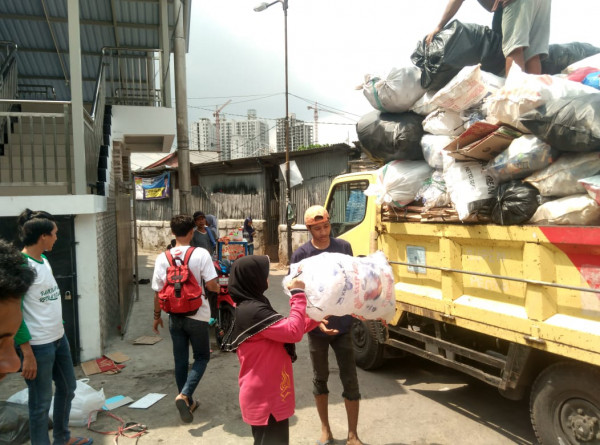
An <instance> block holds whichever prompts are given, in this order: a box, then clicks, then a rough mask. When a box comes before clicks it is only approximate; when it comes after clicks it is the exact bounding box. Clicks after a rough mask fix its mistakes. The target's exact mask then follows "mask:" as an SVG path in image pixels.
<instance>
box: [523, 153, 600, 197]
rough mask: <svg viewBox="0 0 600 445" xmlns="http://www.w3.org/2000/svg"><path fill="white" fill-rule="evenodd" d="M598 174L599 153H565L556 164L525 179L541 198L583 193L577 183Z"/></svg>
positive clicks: (599, 170)
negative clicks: (538, 192) (537, 191)
mask: <svg viewBox="0 0 600 445" xmlns="http://www.w3.org/2000/svg"><path fill="white" fill-rule="evenodd" d="M598 172H600V153H598V152H596V153H567V154H563V155H562V156H561V157H560V158H558V160H556V162H554V163H553V164H551V165H550V166H548V167H546V168H545V169H543V170H540V171H538V172H536V173H534V174H533V175H531V176H529V177H527V178H526V179H525V181H526V182H529V183H530V184H531V185H533V186H534V187H535V188H537V189H538V190H539V191H540V195H542V196H569V195H577V194H580V193H585V188H584V187H583V185H582V184H580V183H579V182H577V181H578V180H579V179H581V178H587V177H588V176H593V175H595V174H597V173H598Z"/></svg>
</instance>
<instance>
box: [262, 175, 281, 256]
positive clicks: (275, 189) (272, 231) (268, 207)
mask: <svg viewBox="0 0 600 445" xmlns="http://www.w3.org/2000/svg"><path fill="white" fill-rule="evenodd" d="M279 200H280V198H279V167H277V166H275V167H268V168H266V169H265V207H264V208H265V228H264V240H265V255H269V258H270V259H271V262H277V261H279V232H278V227H279V207H280V205H279Z"/></svg>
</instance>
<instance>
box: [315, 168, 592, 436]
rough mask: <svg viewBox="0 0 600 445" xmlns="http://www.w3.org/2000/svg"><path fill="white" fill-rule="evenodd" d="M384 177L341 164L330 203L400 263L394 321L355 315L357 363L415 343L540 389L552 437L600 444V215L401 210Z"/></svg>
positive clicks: (465, 367)
mask: <svg viewBox="0 0 600 445" xmlns="http://www.w3.org/2000/svg"><path fill="white" fill-rule="evenodd" d="M374 181H375V173H374V172H364V173H351V174H347V175H343V176H339V177H337V178H335V179H334V181H333V183H332V185H331V188H330V190H329V194H328V197H327V203H326V207H327V209H328V211H329V213H330V217H331V226H332V233H333V235H334V236H336V237H339V238H342V239H345V240H347V241H349V242H350V243H351V244H352V249H353V250H354V254H355V255H368V254H369V253H371V252H374V251H376V250H382V251H383V252H384V253H385V254H386V256H387V258H388V260H389V262H390V264H391V265H392V268H393V270H394V275H395V282H396V284H395V292H396V308H397V311H396V315H395V318H394V319H393V321H392V322H391V323H390V324H389V325H388V326H387V327H386V326H383V325H382V324H381V323H379V322H375V321H366V322H365V321H358V320H357V321H356V323H355V326H354V330H353V338H354V345H355V352H356V362H357V364H358V365H359V366H360V367H362V368H364V369H374V368H376V367H377V366H379V365H381V363H382V362H383V360H384V359H385V358H386V357H388V356H391V355H393V356H397V355H398V352H399V351H403V352H404V353H410V354H415V355H418V356H420V357H424V358H426V359H429V360H432V361H434V362H436V363H439V364H442V365H445V366H448V367H451V368H454V369H458V370H460V371H463V372H465V373H467V374H469V375H471V376H473V377H476V378H478V379H480V380H482V381H484V382H486V383H489V384H491V385H494V386H496V387H497V388H498V389H499V391H500V392H501V393H502V394H503V395H504V396H506V397H508V398H510V399H521V398H523V397H530V407H531V421H532V424H533V427H534V430H535V432H536V435H537V437H538V439H539V440H540V443H542V444H544V445H551V444H565V445H566V444H583V443H585V444H600V227H581V226H497V225H491V224H489V225H488V224H474V225H466V224H460V223H458V224H456V223H455V224H450V223H415V222H397V221H394V219H397V218H395V217H394V214H393V212H387V213H386V212H384V213H382V207H381V206H378V205H377V204H376V203H375V199H374V197H366V196H365V195H364V194H363V191H364V190H365V189H366V188H367V187H368V185H369V184H371V183H373V182H374Z"/></svg>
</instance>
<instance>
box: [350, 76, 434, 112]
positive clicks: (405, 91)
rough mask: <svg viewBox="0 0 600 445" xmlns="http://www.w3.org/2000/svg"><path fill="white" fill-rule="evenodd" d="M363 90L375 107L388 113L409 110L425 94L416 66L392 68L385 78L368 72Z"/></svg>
mask: <svg viewBox="0 0 600 445" xmlns="http://www.w3.org/2000/svg"><path fill="white" fill-rule="evenodd" d="M359 88H360V87H359ZM362 90H363V93H364V95H365V97H366V98H367V100H368V101H369V103H370V104H371V106H372V107H373V108H375V109H376V110H379V111H384V112H388V113H404V112H405V111H408V110H409V108H410V107H412V106H413V105H414V104H415V102H416V101H417V100H418V99H419V98H421V97H422V96H423V95H424V94H425V90H424V89H423V88H422V87H421V70H420V69H419V68H417V67H416V66H409V67H406V68H392V70H391V71H390V73H389V74H388V75H387V77H386V78H385V79H381V78H379V77H377V76H373V75H370V74H367V75H366V76H365V82H364V84H363V85H362Z"/></svg>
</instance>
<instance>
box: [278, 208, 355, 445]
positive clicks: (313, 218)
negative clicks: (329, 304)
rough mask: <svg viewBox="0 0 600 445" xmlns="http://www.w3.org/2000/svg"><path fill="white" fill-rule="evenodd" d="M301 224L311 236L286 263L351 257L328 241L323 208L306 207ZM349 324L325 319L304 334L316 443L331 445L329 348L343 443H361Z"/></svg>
mask: <svg viewBox="0 0 600 445" xmlns="http://www.w3.org/2000/svg"><path fill="white" fill-rule="evenodd" d="M304 224H305V225H306V227H307V228H308V231H309V232H310V234H311V235H312V239H311V240H310V241H308V242H306V243H304V244H303V245H301V246H300V247H298V249H296V251H295V252H294V253H293V254H292V257H291V259H290V263H292V264H294V263H298V262H300V261H302V260H303V259H305V258H309V257H312V256H315V255H319V254H321V253H323V252H333V253H344V254H346V255H350V256H353V253H352V247H351V246H350V243H348V242H347V241H344V240H341V239H336V238H331V224H330V223H329V213H328V212H327V210H325V208H324V207H322V206H319V205H316V206H312V207H309V208H308V209H307V210H306V212H305V213H304ZM352 322H353V318H352V316H351V315H344V316H342V317H333V316H332V317H329V318H328V320H327V322H325V323H323V322H322V323H321V324H320V325H319V326H318V327H317V328H315V329H313V330H312V331H310V332H309V333H308V346H309V351H310V359H311V362H312V366H313V394H314V396H315V404H316V405H317V412H318V413H319V419H320V420H321V437H320V438H319V440H318V441H317V444H321V445H325V444H327V445H328V444H333V433H332V432H331V427H330V425H329V412H328V403H329V400H328V399H329V397H328V396H329V390H328V388H327V380H328V378H329V361H328V354H329V346H331V348H332V349H333V351H334V353H335V358H336V361H337V364H338V367H339V369H340V379H341V381H342V386H343V389H344V392H343V393H342V397H343V398H344V404H345V407H346V415H347V417H348V439H347V442H346V443H347V444H348V445H358V444H362V442H361V441H360V439H359V438H358V432H357V426H358V409H359V401H360V392H359V388H358V377H357V374H356V364H355V363H354V346H353V344H352V337H351V333H350V331H351V329H352Z"/></svg>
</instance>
